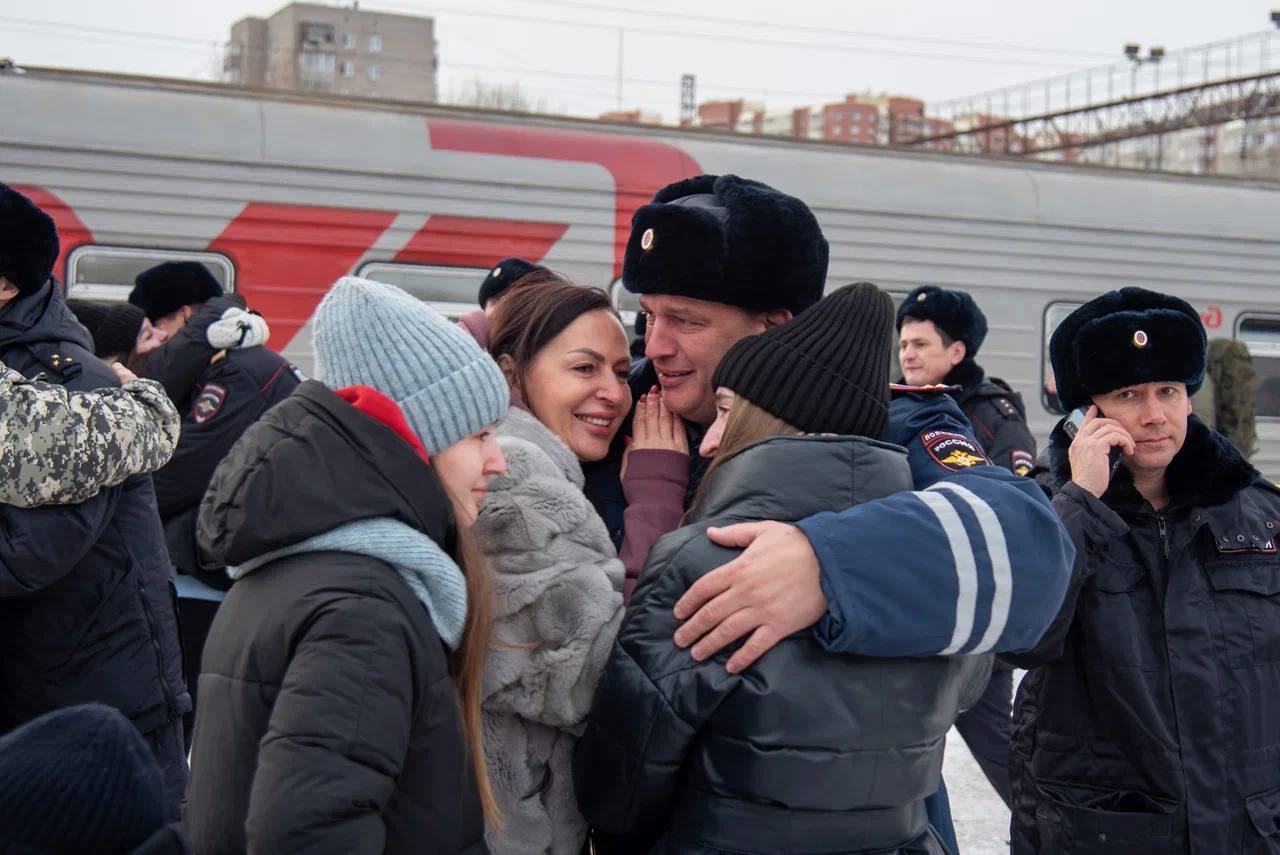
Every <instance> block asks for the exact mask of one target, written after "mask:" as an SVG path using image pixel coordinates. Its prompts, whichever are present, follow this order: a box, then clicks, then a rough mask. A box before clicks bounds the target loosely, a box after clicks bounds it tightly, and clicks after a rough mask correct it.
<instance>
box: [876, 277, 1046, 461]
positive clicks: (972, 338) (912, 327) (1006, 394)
mask: <svg viewBox="0 0 1280 855" xmlns="http://www.w3.org/2000/svg"><path fill="white" fill-rule="evenodd" d="M986 337H987V318H986V316H985V315H983V314H982V310H981V309H979V308H978V304H977V303H975V302H974V301H973V298H972V297H970V296H969V295H968V294H966V293H965V292H963V291H948V290H946V289H945V288H939V287H937V286H936V285H925V286H922V287H920V288H917V289H915V290H914V291H912V292H911V293H910V294H908V295H907V299H905V300H903V301H902V305H901V306H899V307H898V359H899V362H900V364H901V367H902V376H903V377H904V378H905V380H906V382H907V383H908V384H910V385H912V386H931V385H934V384H939V383H940V384H943V385H947V386H959V387H961V388H960V390H959V391H957V392H955V393H954V394H953V395H952V397H954V398H955V399H956V403H957V404H959V405H960V410H961V411H962V412H963V413H964V414H965V416H966V417H967V418H968V419H969V421H970V422H972V423H973V433H974V436H976V437H977V438H978V442H980V443H982V448H983V450H984V451H986V453H987V456H988V457H990V458H991V462H992V463H994V464H995V465H997V466H1003V467H1004V468H1005V469H1008V470H1009V471H1010V472H1013V473H1014V474H1015V475H1026V474H1027V473H1028V472H1030V471H1031V469H1032V467H1033V466H1034V465H1035V460H1036V441H1035V439H1034V438H1033V437H1032V436H1031V431H1030V430H1028V428H1027V409H1026V407H1025V406H1024V405H1023V403H1022V396H1021V395H1019V394H1018V393H1017V392H1015V391H1013V389H1012V388H1010V386H1009V384H1008V383H1006V382H1004V381H1003V380H1000V379H999V378H996V377H988V376H987V373H986V372H985V371H983V370H982V366H981V365H979V364H978V363H977V362H976V361H975V358H976V357H977V355H978V348H980V347H982V341H983V339H985V338H986Z"/></svg>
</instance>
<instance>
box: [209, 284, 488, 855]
mask: <svg viewBox="0 0 1280 855" xmlns="http://www.w3.org/2000/svg"><path fill="white" fill-rule="evenodd" d="M314 322H315V348H316V362H317V366H318V373H319V375H320V378H321V380H323V381H324V384H322V383H320V382H317V381H308V382H306V383H303V384H302V385H301V386H299V387H298V389H297V390H296V391H295V392H294V394H293V395H292V396H290V397H289V398H288V399H286V400H285V401H283V402H281V403H280V404H279V405H277V406H276V407H274V408H273V409H271V410H270V411H268V413H267V414H266V415H265V416H264V417H263V418H262V419H261V420H260V421H258V422H257V423H256V424H254V425H253V426H252V427H250V428H249V430H248V431H246V432H245V434H244V435H243V437H242V438H241V439H240V441H239V443H237V445H236V446H235V448H234V449H233V450H232V451H231V453H230V454H229V455H228V456H227V458H226V459H225V460H224V462H223V463H222V465H221V466H220V467H219V469H218V471H217V473H216V474H215V476H214V479H213V483H212V484H211V485H210V488H209V492H208V493H207V494H206V496H205V499H204V502H203V504H202V506H201V511H200V518H199V522H198V526H197V537H198V540H199V546H200V550H201V553H202V558H203V560H204V563H205V564H206V565H207V566H219V565H222V566H226V567H228V568H229V570H228V572H229V573H230V575H231V576H232V578H234V579H236V582H235V584H234V585H232V587H231V590H230V592H229V593H228V594H227V598H226V600H225V601H224V602H223V604H222V606H221V608H220V609H219V611H218V614H217V617H216V618H215V620H214V622H213V626H212V628H211V630H210V633H209V640H208V643H207V645H206V647H205V651H204V658H203V665H204V669H203V673H202V674H201V678H200V688H201V699H200V701H201V702H200V707H199V709H198V711H197V717H196V727H195V739H194V744H193V747H192V755H191V763H192V775H191V784H190V787H189V789H188V804H187V812H186V817H185V819H186V822H187V827H188V829H189V831H190V834H191V837H192V843H193V844H194V849H195V851H197V852H243V851H245V850H246V849H247V850H249V851H262V852H308V851H315V850H316V849H324V850H325V851H332V852H367V851H379V852H384V853H401V852H403V853H410V852H415V853H416V852H421V851H422V847H423V845H424V843H423V841H430V847H429V848H430V849H431V851H433V852H477V851H483V849H484V828H485V825H486V821H487V822H488V823H489V824H492V825H495V826H496V825H499V824H500V816H499V814H498V812H497V810H496V809H495V803H494V800H493V796H492V794H491V789H490V786H489V783H488V775H487V770H486V767H485V759H484V750H483V747H482V739H481V721H480V690H481V683H482V680H483V676H484V662H485V657H486V655H487V653H488V649H489V626H490V621H491V618H490V613H491V608H492V605H491V592H490V587H489V585H490V583H489V577H488V574H487V570H486V567H485V564H484V561H483V560H482V558H480V557H479V554H478V552H477V550H476V549H475V548H474V546H473V545H472V543H471V540H470V528H471V524H472V522H473V521H474V519H475V516H476V513H477V509H478V506H479V504H480V503H481V502H482V501H483V500H484V497H485V494H486V493H487V490H488V482H489V479H490V478H492V477H494V476H496V475H501V474H502V473H503V472H505V471H506V464H505V461H504V460H503V456H502V452H501V450H500V449H499V448H498V445H497V441H496V439H495V438H494V435H493V431H492V426H493V424H494V422H496V421H497V420H498V418H499V417H501V416H502V414H503V413H504V412H505V411H506V408H507V399H508V396H507V384H506V380H505V379H504V378H503V376H502V373H501V371H499V370H498V366H497V365H496V364H495V363H494V362H493V360H492V359H491V358H490V357H489V356H488V354H486V353H484V352H483V351H481V350H480V348H479V347H478V346H477V345H476V344H475V342H473V341H472V340H471V339H470V338H469V337H468V336H467V335H466V334H465V333H464V332H462V331H461V330H459V329H458V328H457V327H456V326H455V325H453V324H451V323H449V322H448V321H446V320H445V319H444V318H442V317H440V316H439V315H438V314H436V313H435V312H434V311H432V310H431V309H430V308H428V307H427V306H426V305H425V304H423V303H422V302H421V301H419V300H416V299H414V298H413V297H411V296H409V295H408V294H406V293H405V292H403V291H401V290H400V289H398V288H394V287H392V286H389V285H383V284H380V283H377V282H371V281H367V280H362V279H355V278H350V277H348V278H344V279H341V280H339V281H338V282H337V283H336V284H335V285H334V287H333V289H332V290H331V291H330V292H329V294H328V295H327V296H326V297H325V299H324V301H323V302H322V303H321V304H320V307H319V308H318V309H317V310H316V314H315V321H314ZM325 384H327V385H325Z"/></svg>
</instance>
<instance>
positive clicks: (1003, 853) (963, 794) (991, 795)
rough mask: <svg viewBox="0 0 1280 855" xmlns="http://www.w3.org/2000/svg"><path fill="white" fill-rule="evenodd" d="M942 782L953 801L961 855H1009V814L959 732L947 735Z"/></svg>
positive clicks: (953, 730)
mask: <svg viewBox="0 0 1280 855" xmlns="http://www.w3.org/2000/svg"><path fill="white" fill-rule="evenodd" d="M942 778H943V780H945V781H946V782H947V795H948V796H950V797H951V818H952V820H953V821H954V822H955V825H956V842H958V843H959V844H960V855H1009V810H1008V809H1007V808H1006V807H1005V806H1004V802H1003V801H1001V800H1000V797H999V796H998V795H996V791H995V790H993V789H992V788H991V785H990V784H989V783H987V779H986V776H985V775H983V774H982V770H981V769H979V768H978V764H977V762H976V761H975V760H974V759H973V755H972V754H970V753H969V748H968V746H967V745H965V744H964V739H962V738H961V737H960V734H959V733H958V732H957V731H956V729H955V728H952V729H951V732H950V733H949V734H947V754H946V757H945V759H944V760H943V763H942Z"/></svg>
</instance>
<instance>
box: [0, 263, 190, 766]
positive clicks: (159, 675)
mask: <svg viewBox="0 0 1280 855" xmlns="http://www.w3.org/2000/svg"><path fill="white" fill-rule="evenodd" d="M0 359H2V360H3V361H4V363H5V364H6V365H8V366H9V367H11V368H13V369H15V370H17V371H18V372H20V373H21V374H23V375H24V376H26V377H29V378H30V377H35V376H36V375H38V374H43V375H44V376H45V379H47V380H50V381H52V382H58V383H61V384H63V385H64V386H66V387H67V388H69V389H72V390H74V391H86V390H91V389H98V388H102V387H106V386H112V387H114V386H117V385H118V383H117V382H116V378H115V375H114V374H112V372H111V370H110V369H109V368H107V366H106V365H105V364H103V363H102V362H101V361H100V360H98V359H97V358H95V357H94V355H93V351H92V340H91V339H90V337H89V333H88V332H87V331H86V330H85V329H84V327H82V326H80V324H79V323H78V322H77V321H76V319H75V316H74V315H73V314H72V313H71V310H70V309H68V308H67V306H66V303H65V302H63V299H62V295H61V293H60V292H58V290H57V289H56V288H54V287H53V286H52V285H51V284H46V285H45V286H44V288H42V289H41V290H39V291H37V292H35V293H34V294H29V295H26V296H23V297H19V298H18V299H16V300H14V301H13V302H11V303H10V304H9V305H8V306H6V307H4V308H3V309H0ZM0 650H3V651H4V652H3V654H0V732H4V731H8V730H10V729H12V728H14V727H16V726H18V725H20V724H22V723H23V722H25V721H28V720H29V719H32V718H35V717H36V716H38V715H40V714H41V713H44V712H48V711H49V710H52V709H57V708H59V707H65V706H71V705H73V704H83V703H88V702H92V701H96V702H99V703H105V704H108V705H110V706H113V707H115V708H117V709H119V710H120V711H121V712H122V713H124V714H125V715H126V716H128V717H129V718H130V719H131V720H132V721H133V722H134V724H135V725H137V727H138V729H139V730H140V731H143V732H144V733H145V732H149V731H153V730H157V729H159V728H161V727H163V726H165V725H166V724H168V723H170V722H172V721H174V720H175V719H177V718H178V717H179V716H181V715H182V714H183V713H185V712H187V711H188V710H189V709H190V708H191V701H190V698H189V696H188V695H187V692H186V689H185V687H184V685H183V680H182V652H181V648H180V646H179V643H178V626H177V618H176V617H175V614H174V607H173V599H172V597H171V595H170V588H169V556H168V553H167V551H166V549H165V542H164V531H163V529H162V528H161V527H160V518H159V516H158V514H157V513H156V498H155V491H154V489H153V488H152V484H151V477H150V476H147V475H139V476H134V477H132V478H129V479H128V480H126V481H124V483H123V484H120V485H119V486H116V487H110V488H107V489H105V490H103V491H102V492H100V493H98V494H97V495H96V496H94V497H93V498H91V499H88V500H86V501H84V502H81V503H79V504H76V505H64V506H45V507H39V508H32V509H29V510H20V509H18V508H16V507H13V506H11V505H0ZM180 747H181V746H180V744H179V748H180ZM159 759H160V760H161V762H162V763H165V764H169V763H177V764H181V763H183V762H184V759H185V758H182V757H181V756H162V757H160V758H159Z"/></svg>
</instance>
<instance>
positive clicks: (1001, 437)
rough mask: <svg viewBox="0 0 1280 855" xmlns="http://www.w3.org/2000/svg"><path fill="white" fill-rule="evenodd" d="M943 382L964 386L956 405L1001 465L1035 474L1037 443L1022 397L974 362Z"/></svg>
mask: <svg viewBox="0 0 1280 855" xmlns="http://www.w3.org/2000/svg"><path fill="white" fill-rule="evenodd" d="M942 382H943V383H945V384H947V385H949V386H951V385H954V386H960V387H961V389H960V391H959V392H956V393H955V399H956V403H957V404H959V405H960V410H961V411H962V412H963V413H964V415H965V418H967V419H968V420H969V422H970V424H972V425H973V435H974V436H975V437H977V440H978V442H980V443H982V449H983V451H985V452H986V453H987V457H989V458H991V462H992V463H994V464H995V465H997V466H1003V467H1004V468H1005V469H1008V470H1009V471H1010V472H1012V473H1013V474H1015V475H1026V474H1028V473H1030V472H1031V470H1032V468H1033V467H1034V466H1035V462H1036V440H1035V437H1033V436H1032V435H1031V430H1030V428H1028V427H1027V408H1026V406H1025V405H1024V404H1023V403H1022V396H1021V395H1019V394H1018V393H1017V392H1015V391H1013V389H1012V388H1010V386H1009V384H1008V383H1005V382H1004V381H1003V380H999V379H989V378H988V377H987V375H986V372H985V371H983V370H982V368H981V367H980V366H979V365H978V364H977V363H975V362H974V361H973V360H971V359H966V360H964V361H963V362H961V363H960V364H959V365H957V366H956V367H955V368H953V369H951V372H950V373H949V374H947V376H946V379H944V380H943V381H942Z"/></svg>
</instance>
